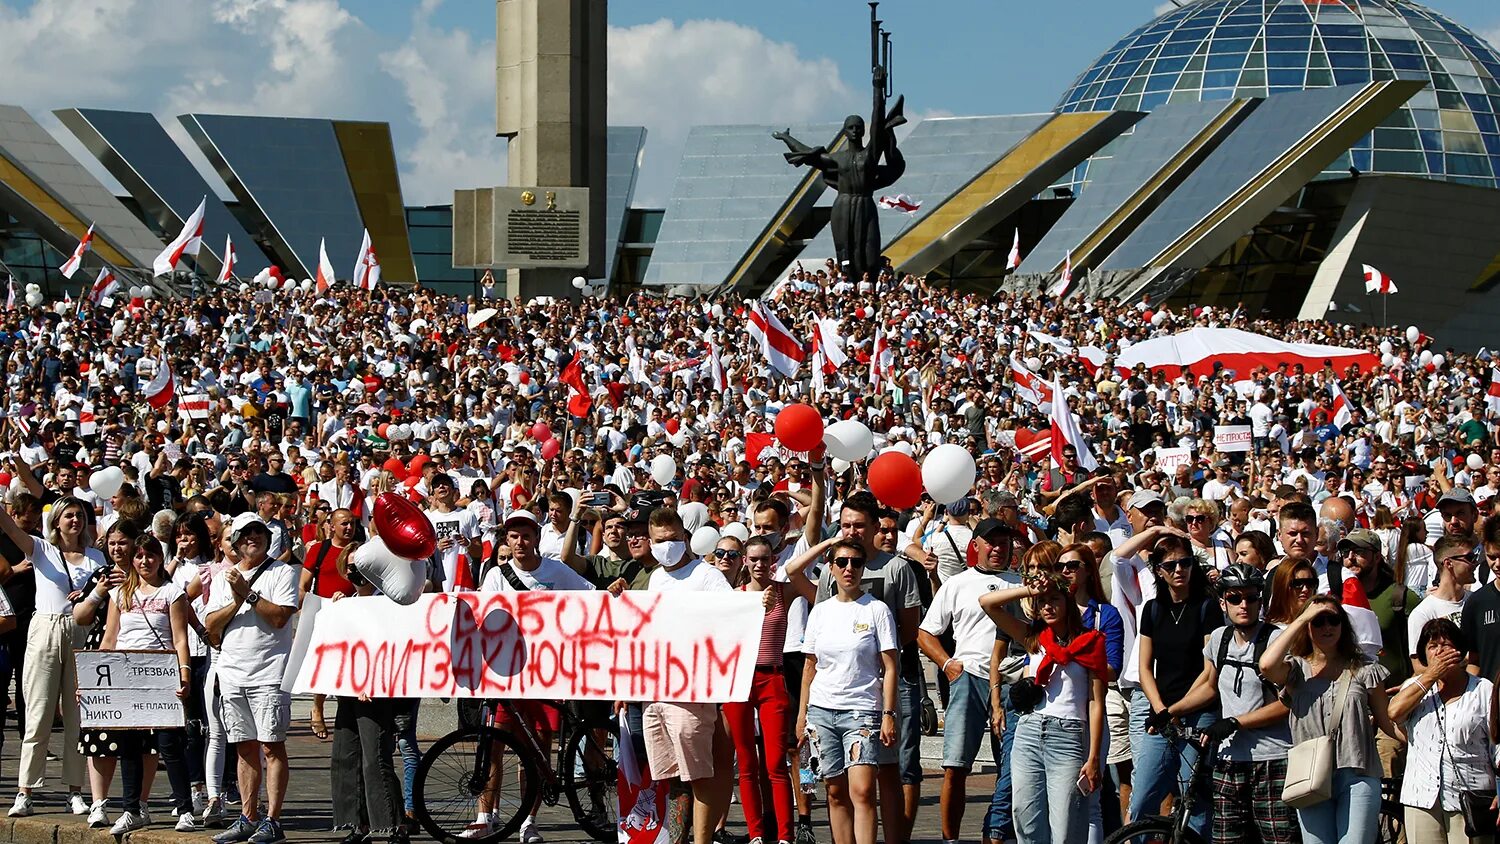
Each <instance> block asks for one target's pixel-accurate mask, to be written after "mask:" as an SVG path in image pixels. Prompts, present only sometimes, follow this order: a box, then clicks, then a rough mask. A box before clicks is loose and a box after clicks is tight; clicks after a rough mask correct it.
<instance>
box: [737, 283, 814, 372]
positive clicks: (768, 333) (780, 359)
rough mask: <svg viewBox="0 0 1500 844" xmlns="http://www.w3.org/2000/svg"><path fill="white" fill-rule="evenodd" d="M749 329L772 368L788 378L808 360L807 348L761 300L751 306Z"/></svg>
mask: <svg viewBox="0 0 1500 844" xmlns="http://www.w3.org/2000/svg"><path fill="white" fill-rule="evenodd" d="M749 331H750V336H751V337H753V338H755V340H756V341H757V342H758V343H759V344H760V351H761V354H763V355H765V356H766V362H767V363H769V364H770V365H771V368H772V369H774V370H776V371H777V372H780V373H781V374H782V375H785V376H786V377H788V378H796V377H797V371H798V370H799V369H801V368H802V362H803V361H804V360H807V350H806V349H805V348H803V346H802V342H801V341H799V340H798V339H797V338H796V337H795V336H793V335H792V332H791V331H790V330H788V329H787V327H786V326H785V325H783V324H782V323H781V320H780V319H777V318H776V314H774V313H771V312H770V311H769V310H767V309H766V306H765V305H764V304H762V303H761V302H756V303H755V304H754V305H752V306H751V308H750V325H749Z"/></svg>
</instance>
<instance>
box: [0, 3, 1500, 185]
mask: <svg viewBox="0 0 1500 844" xmlns="http://www.w3.org/2000/svg"><path fill="white" fill-rule="evenodd" d="M1427 5H1429V6H1430V7H1431V8H1433V9H1436V10H1437V11H1439V12H1441V13H1443V14H1445V15H1447V16H1449V17H1451V18H1453V19H1454V20H1456V21H1458V22H1459V23H1462V24H1464V25H1466V26H1468V27H1470V28H1471V29H1474V30H1475V31H1477V32H1479V33H1480V34H1481V35H1483V36H1485V37H1487V38H1489V39H1490V41H1491V42H1492V43H1496V44H1500V3H1496V2H1495V0H1429V2H1428V3H1427ZM1167 8H1170V0H1168V2H1162V0H1050V2H1032V3H1016V2H1005V0H885V2H883V3H882V4H881V6H880V13H881V17H882V18H883V19H884V20H885V21H886V26H887V28H888V29H890V30H892V31H893V32H894V33H895V35H894V42H895V60H894V80H895V88H896V90H897V92H898V93H901V94H904V95H905V96H906V101H907V114H908V116H910V117H914V118H920V117H928V116H943V115H954V114H962V115H979V114H1021V113H1027V112H1039V111H1047V110H1049V109H1051V107H1052V106H1053V105H1054V104H1055V103H1056V101H1057V98H1058V96H1059V95H1060V94H1061V93H1062V92H1063V91H1064V90H1065V89H1066V88H1067V87H1068V86H1069V84H1070V83H1071V82H1072V81H1073V79H1074V78H1075V77H1076V76H1077V75H1078V74H1079V73H1080V72H1081V71H1082V70H1083V69H1085V68H1086V67H1087V66H1088V65H1089V64H1090V63H1091V62H1092V61H1093V60H1094V58H1095V57H1096V56H1098V55H1099V54H1100V53H1102V52H1103V51H1104V50H1105V49H1107V48H1108V47H1109V46H1110V45H1111V44H1113V43H1114V42H1115V41H1116V40H1117V39H1119V38H1120V37H1121V36H1123V35H1124V34H1126V33H1127V32H1129V31H1130V30H1132V29H1134V28H1135V27H1137V26H1139V25H1140V24H1142V23H1145V22H1146V21H1148V20H1150V19H1151V18H1153V17H1154V16H1155V15H1157V14H1160V13H1162V12H1163V11H1165V10H1166V9H1167ZM868 21H869V7H868V6H867V5H866V4H865V3H864V2H860V0H755V2H751V3H747V2H743V1H741V2H728V1H727V0H615V2H612V3H610V20H609V23H610V27H609V59H608V61H609V104H608V109H609V121H610V123H611V124H614V125H643V126H645V127H646V128H647V131H648V136H647V142H646V154H645V158H644V161H643V164H642V173H641V178H640V181H639V183H638V185H637V191H636V205H638V206H661V205H664V204H665V203H666V200H667V198H668V197H669V196H670V194H671V188H672V178H673V176H674V174H675V172H676V170H677V164H678V160H679V159H680V157H681V152H682V143H683V139H684V138H685V137H686V135H687V131H688V129H689V128H690V127H692V126H694V125H702V124H715V123H763V124H773V125H786V124H792V123H800V122H808V121H838V120H841V119H842V118H843V116H844V115H845V114H848V113H850V112H851V111H858V112H867V111H868V110H869V84H870V83H869V34H868V32H869V31H868ZM494 48H495V20H494V3H492V2H490V0H0V102H4V103H8V104H15V105H21V106H24V107H26V108H27V109H28V111H30V112H31V114H32V115H33V116H34V117H36V118H37V119H38V120H40V121H41V122H42V123H43V125H45V126H46V127H47V128H48V129H49V130H51V131H52V132H53V134H54V135H55V136H57V137H58V139H59V140H60V141H62V142H63V144H64V146H65V147H67V148H68V150H69V151H70V152H72V153H73V154H74V155H75V157H77V158H78V159H79V160H80V161H83V162H84V163H85V164H86V165H89V166H90V168H91V169H93V170H94V171H95V172H96V173H99V174H101V175H103V171H102V168H99V167H98V165H97V164H95V163H94V160H93V158H92V156H90V155H88V153H86V152H85V151H84V150H83V148H82V146H81V145H79V144H78V143H77V142H76V141H73V140H72V136H71V134H70V133H68V132H67V131H66V130H65V129H63V128H62V126H61V124H60V123H58V122H57V121H56V119H55V118H53V117H52V115H51V111H52V109H55V108H65V107H93V108H112V109H122V110H133V111H150V112H153V113H155V114H156V115H157V117H158V118H159V119H161V120H162V122H163V124H164V125H165V126H166V127H167V129H168V131H169V132H171V133H172V134H173V135H174V137H176V138H177V140H178V141H179V142H180V143H181V144H182V145H183V146H184V147H186V148H189V156H190V158H192V159H194V160H195V162H196V163H198V164H199V166H200V168H201V169H207V163H206V162H205V161H203V159H202V157H201V156H200V155H198V154H197V153H196V151H195V150H193V149H192V148H191V147H192V144H191V142H190V141H189V140H188V139H187V136H186V133H185V132H183V131H182V130H181V128H180V127H179V126H178V124H177V121H176V119H175V118H176V115H178V114H183V113H187V112H191V111H200V112H209V113H225V114H261V115H278V116H297V117H331V118H344V119H356V120H378V121H385V122H388V123H390V125H391V130H392V134H393V137H394V140H395V144H396V155H397V163H398V166H399V167H400V170H401V176H402V187H403V192H404V195H405V200H406V202H407V204H408V205H419V204H447V203H449V202H451V201H452V192H453V190H454V189H455V188H463V187H479V186H483V185H491V184H503V183H504V181H505V143H504V141H503V140H502V139H497V138H495V137H494V125H495V116H494V96H495V95H494V66H495V59H494ZM105 182H106V184H108V185H109V186H110V187H112V188H115V189H118V185H117V184H115V183H114V182H113V180H112V179H108V178H107V177H105Z"/></svg>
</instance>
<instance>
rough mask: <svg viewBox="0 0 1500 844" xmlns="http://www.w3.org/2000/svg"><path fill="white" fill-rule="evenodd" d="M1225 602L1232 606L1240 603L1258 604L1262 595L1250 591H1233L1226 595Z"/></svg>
mask: <svg viewBox="0 0 1500 844" xmlns="http://www.w3.org/2000/svg"><path fill="white" fill-rule="evenodd" d="M1224 603H1226V604H1228V605H1230V606H1231V607H1237V606H1239V605H1240V604H1258V603H1260V596H1259V595H1256V594H1253V593H1248V592H1233V593H1230V594H1228V595H1225V596H1224Z"/></svg>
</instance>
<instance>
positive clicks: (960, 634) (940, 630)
mask: <svg viewBox="0 0 1500 844" xmlns="http://www.w3.org/2000/svg"><path fill="white" fill-rule="evenodd" d="M1020 585H1021V578H1020V577H1019V576H1018V575H1016V574H1015V573H1014V572H1004V573H998V572H997V573H994V574H991V573H989V572H986V571H982V570H980V569H978V568H972V569H965V570H964V571H962V572H960V573H958V574H955V575H953V576H952V577H950V578H948V580H947V581H946V582H945V583H943V585H942V586H941V587H939V588H938V591H937V594H935V595H933V596H932V606H931V607H930V608H929V609H928V610H927V615H926V616H925V617H924V618H923V619H922V625H921V629H923V630H926V631H927V632H928V633H931V634H932V635H934V636H941V635H943V634H944V633H947V632H948V631H949V629H952V631H953V641H954V648H953V654H952V656H953V658H954V659H956V660H958V661H959V662H961V663H963V667H964V671H965V672H966V673H969V674H972V675H974V676H975V677H980V678H983V679H985V680H988V679H989V676H990V656H991V655H992V653H993V650H994V647H995V622H994V621H993V620H992V619H991V618H990V617H989V614H988V613H986V612H985V611H984V610H982V609H980V608H979V599H980V598H982V597H984V596H985V595H987V594H989V593H990V592H994V591H995V590H997V589H1008V588H1010V587H1012V586H1020Z"/></svg>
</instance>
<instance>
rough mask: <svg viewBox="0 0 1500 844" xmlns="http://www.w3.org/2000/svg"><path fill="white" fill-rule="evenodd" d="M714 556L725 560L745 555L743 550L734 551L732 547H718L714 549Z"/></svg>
mask: <svg viewBox="0 0 1500 844" xmlns="http://www.w3.org/2000/svg"><path fill="white" fill-rule="evenodd" d="M714 556H715V557H722V558H723V559H726V560H738V559H739V558H741V557H743V556H745V552H743V551H736V550H734V549H733V548H728V549H720V550H716V551H714Z"/></svg>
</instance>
